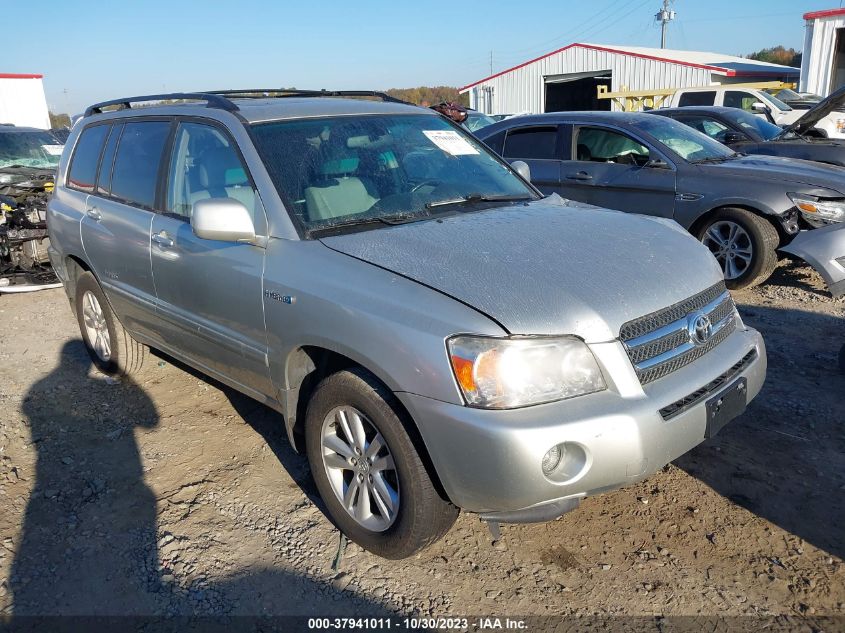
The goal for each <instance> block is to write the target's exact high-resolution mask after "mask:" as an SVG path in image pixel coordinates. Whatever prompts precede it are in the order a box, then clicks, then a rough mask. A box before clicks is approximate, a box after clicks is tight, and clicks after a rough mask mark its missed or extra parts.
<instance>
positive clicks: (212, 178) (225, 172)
mask: <svg viewBox="0 0 845 633" xmlns="http://www.w3.org/2000/svg"><path fill="white" fill-rule="evenodd" d="M248 182H249V180H248V179H247V177H246V172H245V171H244V168H243V166H242V165H241V163H240V161H239V160H238V157H237V156H236V155H235V153H234V151H233V150H232V148H230V147H215V148H214V149H209V150H206V151H205V152H203V153H202V157H201V160H200V184H201V185H202V186H203V187H204V188H206V189H209V188H214V187H233V186H236V185H245V184H247V183H248Z"/></svg>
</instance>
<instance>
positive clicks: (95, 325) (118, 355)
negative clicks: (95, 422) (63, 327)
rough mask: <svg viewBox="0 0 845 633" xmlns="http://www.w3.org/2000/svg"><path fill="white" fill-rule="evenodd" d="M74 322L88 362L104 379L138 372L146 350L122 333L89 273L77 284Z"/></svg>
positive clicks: (84, 274) (98, 286)
mask: <svg viewBox="0 0 845 633" xmlns="http://www.w3.org/2000/svg"><path fill="white" fill-rule="evenodd" d="M74 307H75V310H76V320H77V321H78V322H79V331H80V332H81V333H82V340H83V342H84V343H85V349H86V350H87V351H88V355H89V356H90V357H91V361H92V362H93V363H94V365H95V366H96V367H97V369H99V370H100V371H101V372H102V373H104V374H106V375H107V376H115V377H120V376H125V375H129V374H132V373H135V372H137V371H138V370H140V369H141V366H142V365H143V363H144V358H145V356H146V352H147V348H146V346H144V345H142V344H141V343H139V342H138V341H136V340H135V339H133V338H132V337H131V336H130V335H129V333H128V332H127V331H126V330H124V329H123V326H122V325H121V323H120V321H119V320H118V318H117V316H116V315H115V314H114V311H113V310H112V309H111V305H109V302H108V300H107V299H106V296H105V294H103V290H102V288H100V284H99V283H97V279H96V278H95V277H94V275H92V274H91V273H90V272H87V271H86V272H84V273H82V274H81V275H80V276H79V278H78V279H77V280H76V297H75V300H74Z"/></svg>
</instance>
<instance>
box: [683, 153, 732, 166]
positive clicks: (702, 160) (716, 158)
mask: <svg viewBox="0 0 845 633" xmlns="http://www.w3.org/2000/svg"><path fill="white" fill-rule="evenodd" d="M740 156H741V154H738V153H737V152H734V153H733V154H731V155H729V156H710V157H709V158H699V159H697V160H693V161H690V162H691V163H694V164H696V165H699V164H701V163H721V162H723V161H726V160H734V159H735V158H739V157H740Z"/></svg>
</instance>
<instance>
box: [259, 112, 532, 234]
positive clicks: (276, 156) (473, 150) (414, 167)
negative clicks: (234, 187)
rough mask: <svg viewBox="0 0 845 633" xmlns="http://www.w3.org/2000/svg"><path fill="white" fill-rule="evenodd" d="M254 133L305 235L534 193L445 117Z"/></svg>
mask: <svg viewBox="0 0 845 633" xmlns="http://www.w3.org/2000/svg"><path fill="white" fill-rule="evenodd" d="M252 131H253V138H254V139H255V144H256V148H257V149H258V153H259V154H260V155H261V158H262V160H263V162H264V165H265V166H266V168H267V171H268V172H269V174H270V177H271V178H272V180H273V182H274V184H275V185H276V188H277V189H278V191H279V194H280V195H281V197H282V199H283V200H284V202H285V205H286V206H287V207H288V209H289V210H290V212H291V215H292V216H293V217H294V218H295V219H296V221H297V222H298V223H299V224H300V225H301V226H302V227H303V228H304V229H305V231H306V232H308V233H309V234H310V232H311V231H314V230H318V229H324V228H336V227H338V226H340V225H348V226H353V225H360V224H366V223H369V224H371V225H376V226H378V225H384V224H386V223H389V222H395V221H413V220H416V219H420V220H422V219H425V218H427V217H432V216H434V215H437V214H439V213H441V212H446V210H448V211H455V212H459V211H463V210H469V209H471V208H479V205H487V206H497V205H499V204H507V203H513V202H514V201H515V200H529V199H534V198H535V197H536V194H535V193H534V191H533V190H532V189H530V188H529V187H528V186H527V185H526V184H525V183H524V182H522V180H520V178H519V177H518V176H516V175H515V174H514V173H513V172H512V171H511V169H510V168H509V167H508V166H507V165H505V164H503V163H502V161H500V160H499V159H497V158H496V157H495V155H494V154H492V153H491V152H490V150H489V149H487V147H486V146H484V145H483V144H482V143H481V142H479V141H478V140H477V139H475V138H474V137H473V136H472V135H470V134H469V133H467V132H465V131H463V130H461V129H459V128H457V127H455V126H453V125H452V124H450V123H449V122H448V121H446V120H445V119H444V118H443V117H440V116H432V115H424V114H404V115H377V114H371V115H360V116H342V117H327V118H313V119H299V120H295V121H275V122H271V123H258V124H254V125H253V126H252Z"/></svg>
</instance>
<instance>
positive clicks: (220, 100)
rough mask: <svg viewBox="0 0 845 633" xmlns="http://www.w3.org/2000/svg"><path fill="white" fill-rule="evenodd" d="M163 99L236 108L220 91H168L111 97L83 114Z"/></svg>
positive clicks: (126, 107) (125, 108)
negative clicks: (157, 93)
mask: <svg viewBox="0 0 845 633" xmlns="http://www.w3.org/2000/svg"><path fill="white" fill-rule="evenodd" d="M165 99H191V100H195V101H205V102H206V104H207V105H208V107H209V108H219V109H220V110H226V111H228V112H235V111H236V110H237V109H238V106H236V105H235V104H234V103H232V102H231V101H230V100H229V99H227V98H226V97H225V96H223V95H222V93H220V94H218V93H207V92H170V93H167V94H160V95H142V96H139V97H124V98H122V99H112V100H111V101H102V102H100V103H95V104H94V105H92V106H88V108H87V109H86V110H85V114H84V115H83V116H86V117H87V116H91V115H92V114H99V113H100V112H102V111H103V108H106V107H108V106H115V105H116V106H122V108H121V109H124V110H129V109H131V108H132V104H133V103H140V102H143V101H164V100H165Z"/></svg>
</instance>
